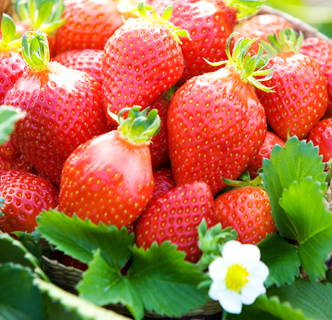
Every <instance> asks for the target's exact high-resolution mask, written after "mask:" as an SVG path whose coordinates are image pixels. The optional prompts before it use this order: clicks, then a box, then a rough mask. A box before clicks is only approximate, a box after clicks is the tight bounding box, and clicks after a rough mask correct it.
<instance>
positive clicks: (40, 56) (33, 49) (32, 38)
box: [22, 31, 50, 71]
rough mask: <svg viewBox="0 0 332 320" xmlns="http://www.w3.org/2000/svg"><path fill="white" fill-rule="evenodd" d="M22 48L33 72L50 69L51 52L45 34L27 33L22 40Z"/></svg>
mask: <svg viewBox="0 0 332 320" xmlns="http://www.w3.org/2000/svg"><path fill="white" fill-rule="evenodd" d="M22 47H23V48H22V56H23V58H24V60H25V61H26V62H27V63H28V65H29V67H30V68H31V69H32V70H35V71H42V70H45V69H47V68H48V65H49V62H50V50H49V47H48V41H47V36H46V34H45V33H43V32H41V31H27V32H26V33H24V35H23V38H22Z"/></svg>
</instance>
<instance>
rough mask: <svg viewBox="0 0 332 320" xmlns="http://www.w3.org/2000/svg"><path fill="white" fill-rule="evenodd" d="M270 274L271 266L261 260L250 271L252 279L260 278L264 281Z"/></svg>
mask: <svg viewBox="0 0 332 320" xmlns="http://www.w3.org/2000/svg"><path fill="white" fill-rule="evenodd" d="M268 275H269V268H268V267H267V266H266V265H265V264H264V263H263V262H261V261H259V262H258V263H257V264H256V265H255V268H254V269H252V270H250V271H249V277H250V279H259V280H260V281H262V282H264V281H265V280H266V278H267V276H268Z"/></svg>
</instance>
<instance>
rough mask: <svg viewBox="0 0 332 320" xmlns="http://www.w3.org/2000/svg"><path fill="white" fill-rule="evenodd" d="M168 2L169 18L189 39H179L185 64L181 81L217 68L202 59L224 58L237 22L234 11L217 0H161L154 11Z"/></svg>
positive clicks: (217, 59)
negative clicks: (169, 7) (229, 38)
mask: <svg viewBox="0 0 332 320" xmlns="http://www.w3.org/2000/svg"><path fill="white" fill-rule="evenodd" d="M169 5H173V13H172V16H171V18H170V21H171V22H172V23H173V24H174V25H175V26H177V27H180V28H181V29H184V30H187V31H188V33H189V35H190V38H191V41H190V40H189V39H186V38H183V39H181V41H182V45H181V49H182V53H183V58H184V65H185V66H184V71H183V76H182V79H181V83H184V82H185V81H186V80H188V79H190V78H192V77H194V76H198V75H201V74H203V73H207V72H212V71H215V70H217V69H219V68H220V67H212V66H210V65H209V64H208V63H206V62H205V61H204V60H203V58H205V59H207V60H208V61H210V62H217V61H223V60H228V58H227V55H226V43H227V39H228V37H229V36H230V35H231V34H232V32H233V31H234V27H235V25H236V23H237V20H236V10H235V9H230V8H227V7H226V6H225V4H224V2H223V1H220V0H210V1H203V0H161V1H160V2H159V5H158V6H157V12H158V13H159V14H162V12H163V11H164V10H165V9H166V8H167V7H168V6H169ZM232 47H233V41H232V45H231V48H232Z"/></svg>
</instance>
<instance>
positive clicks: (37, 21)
mask: <svg viewBox="0 0 332 320" xmlns="http://www.w3.org/2000/svg"><path fill="white" fill-rule="evenodd" d="M16 9H17V10H16V12H17V14H18V16H19V19H20V25H21V26H20V31H21V32H22V31H23V32H22V36H23V33H24V32H26V31H28V30H31V31H37V30H40V31H42V32H44V33H46V34H47V39H48V43H49V49H50V56H51V57H53V55H54V46H55V32H56V30H57V28H59V27H60V26H62V25H63V24H64V23H65V19H61V16H62V13H63V11H64V5H63V0H52V1H38V0H16Z"/></svg>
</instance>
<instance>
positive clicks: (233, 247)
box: [222, 240, 242, 264]
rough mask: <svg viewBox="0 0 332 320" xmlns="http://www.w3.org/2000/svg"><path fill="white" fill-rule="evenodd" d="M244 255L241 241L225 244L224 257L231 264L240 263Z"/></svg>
mask: <svg viewBox="0 0 332 320" xmlns="http://www.w3.org/2000/svg"><path fill="white" fill-rule="evenodd" d="M241 254H242V244H241V243H240V242H239V241H235V240H231V241H228V242H226V243H225V245H224V248H223V250H222V256H223V258H224V259H225V260H227V261H229V262H230V263H231V264H235V263H239V260H241Z"/></svg>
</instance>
